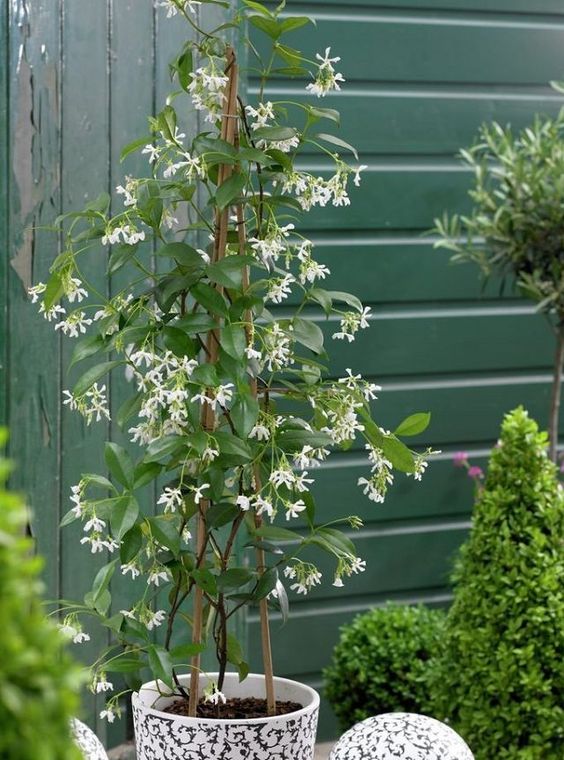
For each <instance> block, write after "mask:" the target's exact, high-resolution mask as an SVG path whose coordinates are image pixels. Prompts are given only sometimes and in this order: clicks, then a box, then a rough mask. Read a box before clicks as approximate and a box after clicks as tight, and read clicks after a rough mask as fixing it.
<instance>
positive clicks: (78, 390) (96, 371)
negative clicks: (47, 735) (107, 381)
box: [73, 361, 123, 398]
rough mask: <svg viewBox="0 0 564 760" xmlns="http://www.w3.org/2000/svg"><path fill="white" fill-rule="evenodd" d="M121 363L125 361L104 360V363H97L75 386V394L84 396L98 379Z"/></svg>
mask: <svg viewBox="0 0 564 760" xmlns="http://www.w3.org/2000/svg"><path fill="white" fill-rule="evenodd" d="M120 364H121V365H123V361H116V362H103V363H102V364H97V365H96V366H95V367H91V368H90V369H89V370H88V371H87V372H85V373H84V374H83V375H82V377H81V378H80V379H79V380H78V382H77V383H76V385H75V386H74V389H73V395H74V396H76V397H77V398H78V397H80V396H83V395H84V394H85V393H86V391H87V390H89V389H90V388H91V387H92V386H93V385H94V383H95V382H96V381H97V380H99V379H100V378H101V377H104V375H107V373H108V372H109V371H110V370H112V369H113V368H114V367H119V366H120Z"/></svg>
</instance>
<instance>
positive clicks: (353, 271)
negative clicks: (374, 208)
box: [285, 232, 515, 306]
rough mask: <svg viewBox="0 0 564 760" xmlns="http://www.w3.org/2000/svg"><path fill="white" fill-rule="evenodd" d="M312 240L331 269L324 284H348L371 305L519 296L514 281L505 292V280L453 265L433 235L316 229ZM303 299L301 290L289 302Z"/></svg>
mask: <svg viewBox="0 0 564 760" xmlns="http://www.w3.org/2000/svg"><path fill="white" fill-rule="evenodd" d="M312 238H313V240H314V242H315V245H316V254H315V255H316V257H317V258H318V260H319V261H321V262H323V263H324V264H326V265H327V266H328V267H329V269H330V270H331V274H330V275H329V276H328V277H327V278H326V279H325V280H323V281H322V282H321V286H322V287H324V288H326V289H327V290H341V289H343V288H345V289H346V290H348V291H350V292H351V293H354V294H355V295H357V296H358V297H359V298H360V299H361V300H362V301H363V302H364V303H367V304H368V303H374V304H379V305H384V304H391V303H395V304H401V303H406V302H408V303H422V302H426V301H431V302H439V301H440V302H443V303H448V302H450V301H460V300H463V301H470V300H475V301H476V303H477V305H478V306H479V305H480V303H481V302H483V300H484V299H486V298H488V299H494V298H500V297H501V296H504V297H506V298H511V297H512V298H514V297H515V294H514V292H513V291H512V289H511V287H510V285H509V284H507V285H506V286H505V287H504V288H503V291H502V289H501V283H500V282H497V281H494V280H493V279H492V280H490V281H489V282H488V283H487V285H486V286H485V287H484V284H483V283H482V282H481V281H480V279H479V278H478V277H477V276H476V270H475V269H474V267H473V266H468V265H465V266H458V265H457V266H453V265H451V264H450V257H451V254H450V253H449V252H448V251H445V250H442V249H435V248H433V240H432V239H430V238H427V237H422V236H420V235H417V234H415V235H413V236H411V237H410V236H407V235H406V236H402V235H396V236H390V235H385V234H382V235H379V236H377V235H371V234H369V233H368V234H360V233H358V232H352V233H347V232H345V233H343V234H338V233H334V234H333V235H332V236H331V237H330V238H328V237H325V236H324V237H323V238H319V237H318V234H317V233H312ZM421 271H424V272H425V277H421ZM298 300H299V294H296V296H295V298H289V299H288V301H286V302H285V303H288V304H290V303H296V302H297V301H298Z"/></svg>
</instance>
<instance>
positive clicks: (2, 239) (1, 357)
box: [0, 7, 10, 425]
mask: <svg viewBox="0 0 564 760" xmlns="http://www.w3.org/2000/svg"><path fill="white" fill-rule="evenodd" d="M0 50H3V51H8V8H7V7H6V8H5V10H3V12H2V14H1V15H0ZM8 80H9V70H8V54H7V52H6V53H5V54H2V55H0V165H2V166H8V164H9V160H10V159H9V155H10V153H9V115H8V113H9V112H8V106H9V104H8ZM8 196H9V182H8V172H6V171H1V170H0V245H1V246H2V250H3V251H8V250H9V246H10V242H9V240H10V233H9V228H8V224H9V208H8ZM7 337H8V257H7V256H2V257H1V259H0V425H6V424H7V422H8V393H7V391H8V367H7V365H8V342H7Z"/></svg>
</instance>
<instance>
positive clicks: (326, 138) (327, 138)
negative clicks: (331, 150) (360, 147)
mask: <svg viewBox="0 0 564 760" xmlns="http://www.w3.org/2000/svg"><path fill="white" fill-rule="evenodd" d="M315 137H317V139H318V140H323V142H328V143H331V145H336V146H337V147H339V148H344V149H345V150H350V152H351V153H352V154H353V156H354V157H355V158H356V160H357V161H358V152H357V150H356V148H354V147H353V146H352V145H351V144H350V143H348V142H345V140H341V138H340V137H335V135H327V134H325V133H324V132H320V133H319V134H317V135H315Z"/></svg>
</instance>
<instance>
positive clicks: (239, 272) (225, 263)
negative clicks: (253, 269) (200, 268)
mask: <svg viewBox="0 0 564 760" xmlns="http://www.w3.org/2000/svg"><path fill="white" fill-rule="evenodd" d="M251 261H253V259H252V258H251V257H249V256H228V257H227V258H225V259H222V260H221V261H217V262H216V263H215V264H210V265H209V266H208V267H207V268H206V274H207V276H208V277H209V278H210V280H211V281H212V282H216V283H217V284H218V285H223V287H225V288H234V289H236V290H239V289H240V288H241V287H242V285H243V270H244V268H245V267H246V266H247V264H249V263H250V262H251Z"/></svg>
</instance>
